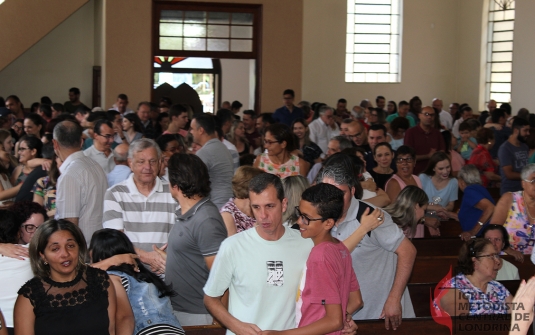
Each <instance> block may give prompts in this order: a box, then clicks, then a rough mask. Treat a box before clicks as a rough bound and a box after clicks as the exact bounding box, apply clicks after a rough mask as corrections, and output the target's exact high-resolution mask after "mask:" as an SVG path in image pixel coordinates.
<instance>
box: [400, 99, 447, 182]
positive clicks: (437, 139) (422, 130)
mask: <svg viewBox="0 0 535 335" xmlns="http://www.w3.org/2000/svg"><path fill="white" fill-rule="evenodd" d="M418 117H419V118H420V123H419V124H418V125H417V126H416V127H412V128H409V129H408V130H407V131H406V132H405V145H408V146H409V147H413V148H414V150H415V151H416V165H415V167H414V172H413V174H415V175H418V174H420V173H421V172H422V171H423V170H424V169H425V168H426V167H427V163H428V162H429V158H431V156H432V155H433V154H434V153H435V152H437V151H444V150H446V146H445V144H444V138H443V137H442V134H441V133H440V130H439V129H436V128H434V126H433V125H434V122H435V117H436V116H435V109H434V108H433V107H430V106H426V107H424V108H422V111H421V112H420V113H419V114H418Z"/></svg>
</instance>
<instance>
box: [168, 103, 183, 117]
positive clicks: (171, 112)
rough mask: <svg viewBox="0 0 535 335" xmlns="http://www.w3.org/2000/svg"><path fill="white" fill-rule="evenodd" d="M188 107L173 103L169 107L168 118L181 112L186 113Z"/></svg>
mask: <svg viewBox="0 0 535 335" xmlns="http://www.w3.org/2000/svg"><path fill="white" fill-rule="evenodd" d="M187 112H188V107H187V106H186V105H184V104H174V105H172V106H171V108H169V119H171V120H172V119H173V117H179V116H180V114H182V113H187Z"/></svg>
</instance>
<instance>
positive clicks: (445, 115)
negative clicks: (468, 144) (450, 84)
mask: <svg viewBox="0 0 535 335" xmlns="http://www.w3.org/2000/svg"><path fill="white" fill-rule="evenodd" d="M432 106H433V108H436V109H438V110H439V111H440V114H439V117H440V124H441V125H443V126H444V127H445V128H446V129H448V130H451V127H452V126H453V118H452V117H451V114H450V113H449V112H446V111H445V110H444V109H442V108H443V107H444V104H443V103H442V100H441V99H439V98H435V99H433V102H432Z"/></svg>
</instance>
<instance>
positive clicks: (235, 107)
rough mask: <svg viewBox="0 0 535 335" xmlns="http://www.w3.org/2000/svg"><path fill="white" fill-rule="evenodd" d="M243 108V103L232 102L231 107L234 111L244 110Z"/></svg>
mask: <svg viewBox="0 0 535 335" xmlns="http://www.w3.org/2000/svg"><path fill="white" fill-rule="evenodd" d="M242 107H243V104H242V103H241V102H239V101H238V100H234V101H232V105H230V108H232V109H239V108H242Z"/></svg>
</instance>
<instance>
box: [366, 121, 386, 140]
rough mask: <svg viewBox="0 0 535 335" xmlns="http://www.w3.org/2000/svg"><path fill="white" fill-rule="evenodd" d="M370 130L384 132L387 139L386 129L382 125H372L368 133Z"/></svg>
mask: <svg viewBox="0 0 535 335" xmlns="http://www.w3.org/2000/svg"><path fill="white" fill-rule="evenodd" d="M370 130H373V131H378V130H382V131H383V136H384V137H385V138H386V127H385V126H384V125H382V124H372V125H371V126H370V129H368V132H369V131H370Z"/></svg>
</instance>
